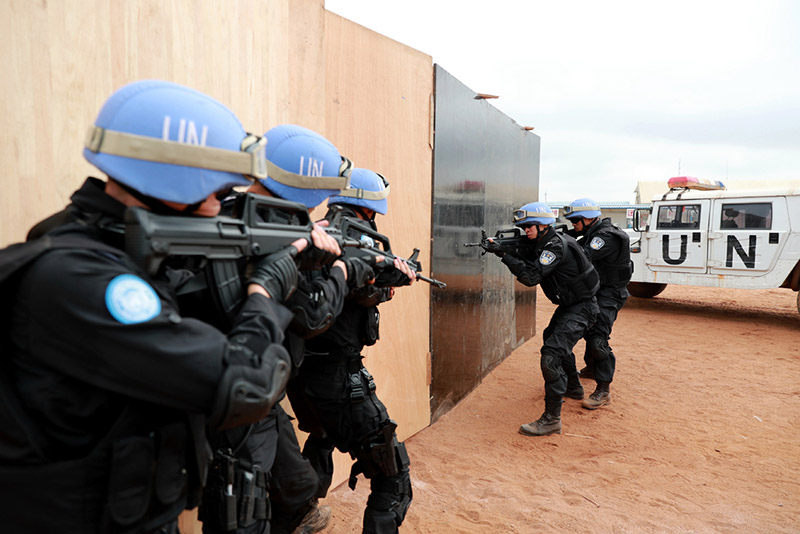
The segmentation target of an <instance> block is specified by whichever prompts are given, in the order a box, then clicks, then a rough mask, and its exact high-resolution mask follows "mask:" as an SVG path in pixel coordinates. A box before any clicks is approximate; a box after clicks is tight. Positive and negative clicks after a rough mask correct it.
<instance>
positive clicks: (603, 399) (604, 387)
mask: <svg viewBox="0 0 800 534" xmlns="http://www.w3.org/2000/svg"><path fill="white" fill-rule="evenodd" d="M606 404H611V393H610V392H609V391H608V382H598V383H597V388H596V389H595V390H594V393H592V394H591V395H589V398H588V399H583V407H584V408H586V409H587V410H596V409H598V408H599V407H601V406H605V405H606Z"/></svg>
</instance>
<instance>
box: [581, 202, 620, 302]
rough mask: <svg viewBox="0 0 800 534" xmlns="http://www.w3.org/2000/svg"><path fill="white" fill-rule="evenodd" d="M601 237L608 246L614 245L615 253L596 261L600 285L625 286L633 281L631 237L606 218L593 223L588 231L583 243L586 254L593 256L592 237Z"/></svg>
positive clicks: (595, 265)
mask: <svg viewBox="0 0 800 534" xmlns="http://www.w3.org/2000/svg"><path fill="white" fill-rule="evenodd" d="M595 237H600V238H602V239H603V241H605V245H604V246H606V247H614V251H615V252H614V254H611V255H610V256H608V257H605V258H602V259H600V260H598V261H597V262H595V264H594V267H595V269H597V274H599V275H600V285H601V286H603V287H606V286H608V287H625V286H627V285H628V282H630V281H631V275H632V273H633V270H632V265H631V253H630V238H629V237H628V234H626V233H625V232H624V231H623V230H622V229H621V228H619V227H618V226H617V225H615V224H613V223H612V222H611V219H609V218H605V219H603V220H601V221H599V222H598V223H597V224H593V225H592V226H591V227H590V228H589V229H588V230H587V232H586V235H585V236H584V238H583V240H582V242H581V245H582V246H583V248H584V250H585V251H586V254H587V255H588V256H589V257H591V256H592V254H591V243H592V239H593V238H595Z"/></svg>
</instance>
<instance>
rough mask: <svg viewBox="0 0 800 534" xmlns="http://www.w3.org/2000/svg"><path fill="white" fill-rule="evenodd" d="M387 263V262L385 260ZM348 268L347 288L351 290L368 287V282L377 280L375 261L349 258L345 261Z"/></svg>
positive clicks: (372, 259)
mask: <svg viewBox="0 0 800 534" xmlns="http://www.w3.org/2000/svg"><path fill="white" fill-rule="evenodd" d="M384 261H385V260H384ZM344 264H345V265H346V266H347V286H348V287H349V288H350V289H358V288H360V287H364V286H365V285H367V282H369V281H370V280H372V279H373V278H375V269H374V265H375V259H374V258H370V259H369V260H367V259H362V258H347V259H346V260H344Z"/></svg>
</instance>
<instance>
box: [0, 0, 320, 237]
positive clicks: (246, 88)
mask: <svg viewBox="0 0 800 534" xmlns="http://www.w3.org/2000/svg"><path fill="white" fill-rule="evenodd" d="M291 5H292V10H294V11H295V12H302V9H303V8H306V9H311V10H314V11H320V10H321V9H322V0H303V1H302V2H291ZM231 6H235V8H236V9H232V7H231ZM289 11H290V2H288V0H258V1H255V0H253V1H247V2H245V1H242V2H236V3H235V4H232V3H230V2H227V1H221V0H218V1H213V2H194V1H192V0H172V1H166V2H165V1H158V0H115V1H113V2H112V1H110V0H94V1H83V2H68V1H66V0H51V1H49V2H28V1H22V0H12V1H6V2H4V3H3V4H2V5H0V19H1V20H2V25H3V26H2V27H3V30H4V31H3V35H4V36H5V37H4V39H3V40H2V42H3V45H2V46H3V48H2V51H3V54H2V60H3V72H4V76H3V77H2V79H0V94H1V95H2V96H3V98H4V107H3V116H2V119H3V123H2V124H3V128H2V129H0V161H2V162H3V164H4V172H3V174H2V176H0V186H1V187H2V191H3V193H4V194H3V195H2V196H0V210H2V211H1V213H2V218H3V219H2V225H0V246H2V245H6V244H8V243H10V242H13V241H18V240H21V239H23V238H24V236H25V232H26V231H27V229H28V228H29V227H30V226H31V225H32V224H34V223H35V222H36V221H38V220H39V219H41V218H42V217H44V216H46V215H48V214H50V213H52V212H54V211H57V210H59V209H61V208H62V207H63V206H64V205H66V204H67V203H68V201H69V195H70V194H71V193H72V191H74V189H75V188H76V187H77V186H78V185H80V183H81V182H82V180H83V179H84V177H85V176H86V175H88V174H91V173H95V174H96V173H97V171H96V170H94V168H93V167H91V166H90V165H89V164H88V163H86V162H85V161H84V160H83V157H82V156H81V149H82V144H83V139H84V134H85V131H86V128H87V127H88V126H89V125H90V124H91V123H92V121H93V120H94V118H95V116H96V114H97V112H98V110H99V109H100V107H101V105H102V103H103V102H104V101H105V99H106V98H108V96H109V95H110V94H111V93H112V92H113V91H114V90H115V89H117V88H119V87H121V86H122V85H124V84H126V83H128V82H131V81H134V80H138V79H143V78H159V79H165V80H170V81H174V82H177V83H182V84H185V85H189V86H191V87H194V88H196V89H198V90H200V91H203V92H205V93H208V94H209V95H211V96H213V97H214V98H217V99H218V100H220V101H221V102H223V103H225V104H226V105H227V106H228V107H230V108H231V109H232V110H233V111H234V112H235V113H236V114H237V116H238V117H239V118H240V119H241V121H242V123H243V124H244V126H245V128H247V129H248V130H251V131H254V132H257V133H263V132H264V131H266V130H267V129H268V128H269V127H271V126H273V125H275V124H279V123H283V122H288V120H289V115H290V109H289V102H290V101H291V100H292V99H290V97H289V89H290V87H289V74H288V73H289V71H290V69H289V61H290V45H291V44H292V42H293V41H294V40H301V39H302V36H297V35H294V34H290V32H289V24H290V17H289ZM318 26H319V29H318V30H317V34H321V32H322V23H321V21H320V23H319V24H318ZM315 46H316V47H317V48H319V47H320V45H319V44H317V45H315ZM295 48H296V47H295ZM318 53H321V52H318ZM315 94H316V95H317V96H316V99H317V101H312V98H313V97H314V95H315ZM303 100H304V102H305V105H304V106H302V107H299V108H298V109H297V110H296V111H295V112H293V113H292V115H293V117H295V118H296V119H298V120H302V119H303V117H304V114H305V113H306V111H304V110H305V109H316V110H317V111H316V112H315V113H316V114H317V115H319V114H320V112H319V109H321V108H322V106H323V99H322V94H321V93H319V92H318V93H313V92H309V94H308V95H305V96H304V99H303ZM295 101H296V99H295Z"/></svg>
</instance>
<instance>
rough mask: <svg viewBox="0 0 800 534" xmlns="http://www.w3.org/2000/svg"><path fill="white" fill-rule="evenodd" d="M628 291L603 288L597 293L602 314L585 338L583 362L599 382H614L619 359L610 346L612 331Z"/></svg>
mask: <svg viewBox="0 0 800 534" xmlns="http://www.w3.org/2000/svg"><path fill="white" fill-rule="evenodd" d="M628 296H629V293H628V289H627V288H626V287H605V286H604V287H601V288H600V290H599V291H598V292H597V305H598V307H599V308H600V313H599V314H598V315H597V320H596V321H595V323H594V325H592V326H591V327H590V328H589V330H587V331H586V335H585V336H583V338H584V339H585V340H586V350H585V352H584V353H583V361H584V362H585V363H586V367H587V368H589V370H590V371H591V372H593V373H594V379H595V380H596V381H597V382H608V383H611V381H613V380H614V370H615V369H616V365H617V358H616V357H615V356H614V352H613V351H612V350H611V346H610V345H609V344H608V340H609V339H611V329H612V328H613V327H614V321H616V320H617V315H618V314H619V311H620V310H621V309H622V307H623V306H624V305H625V302H626V301H627V300H628Z"/></svg>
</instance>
